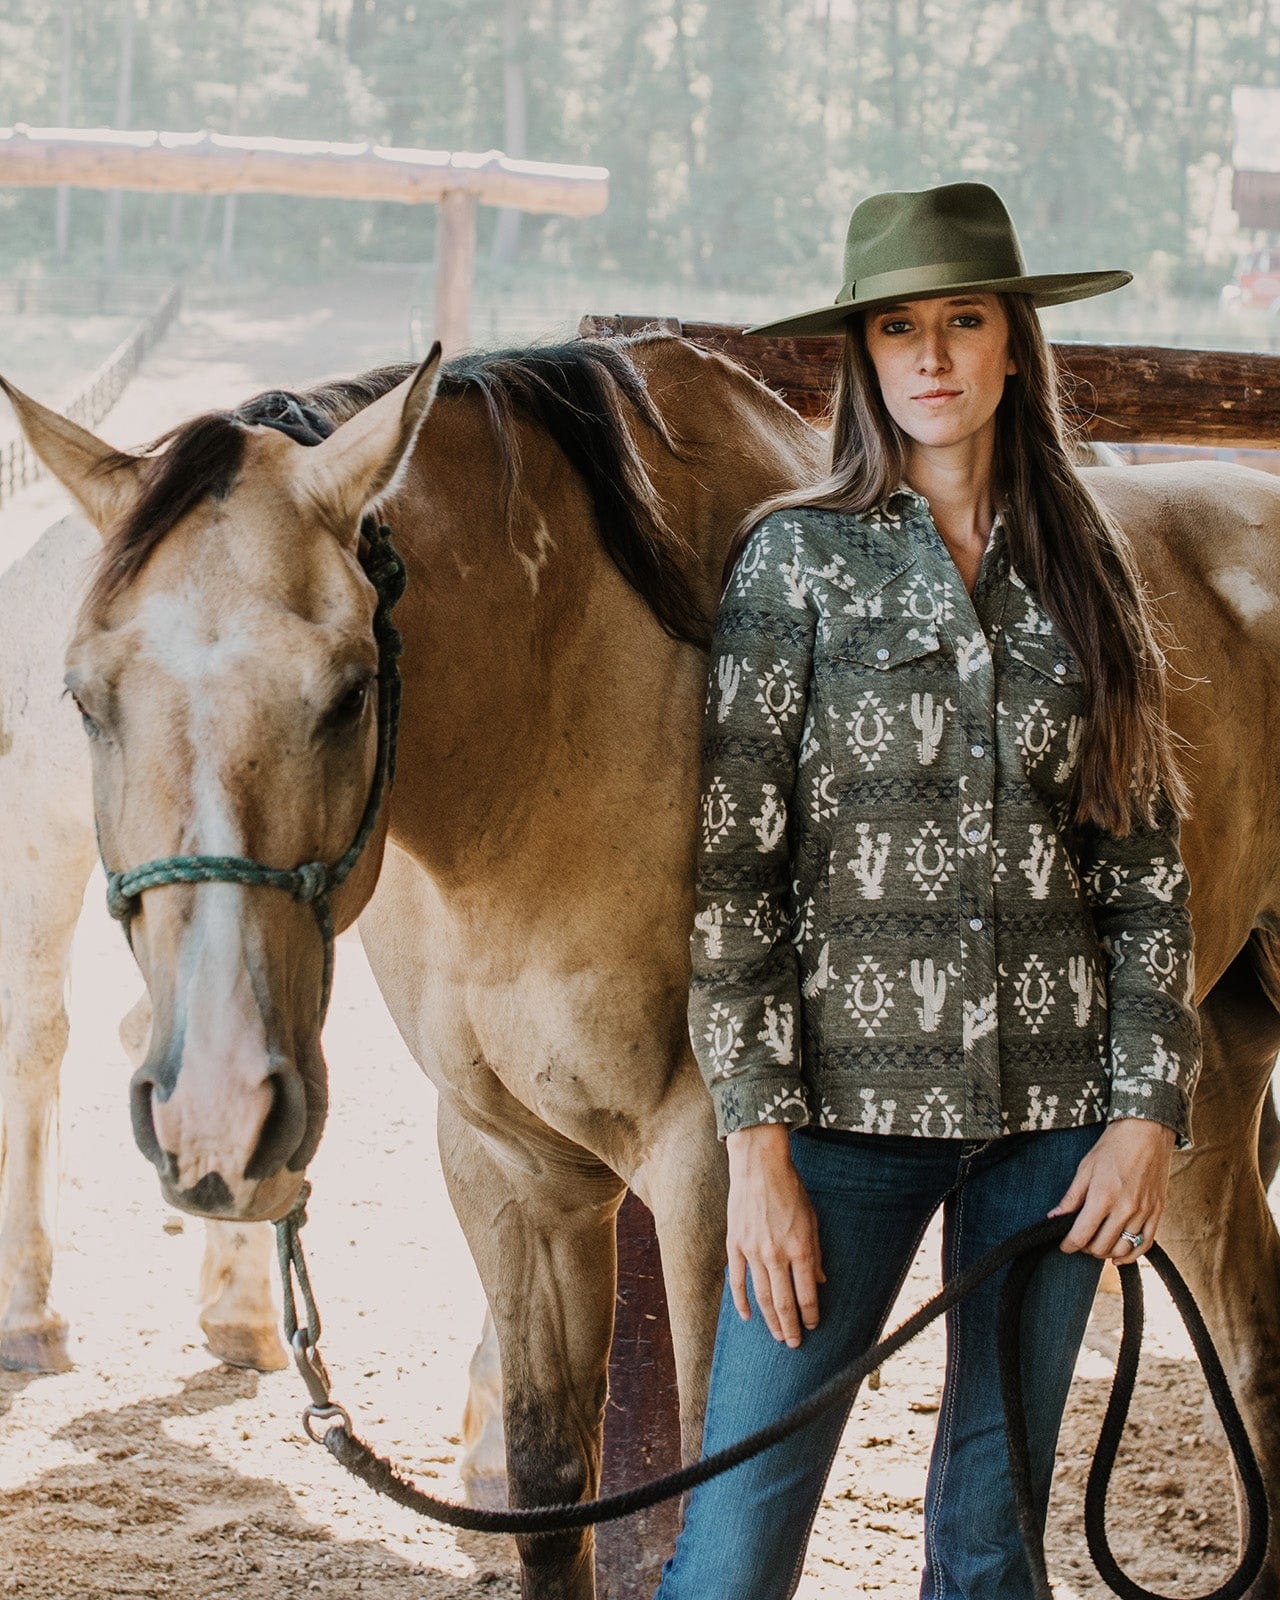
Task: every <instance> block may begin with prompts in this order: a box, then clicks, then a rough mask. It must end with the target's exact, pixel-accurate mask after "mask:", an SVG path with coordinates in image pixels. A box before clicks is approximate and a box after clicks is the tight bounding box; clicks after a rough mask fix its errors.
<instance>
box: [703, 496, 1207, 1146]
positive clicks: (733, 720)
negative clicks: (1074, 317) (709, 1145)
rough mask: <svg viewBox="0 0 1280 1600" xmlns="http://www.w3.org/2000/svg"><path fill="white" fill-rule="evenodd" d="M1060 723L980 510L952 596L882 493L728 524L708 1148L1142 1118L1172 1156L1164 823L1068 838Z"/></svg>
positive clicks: (1178, 959)
mask: <svg viewBox="0 0 1280 1600" xmlns="http://www.w3.org/2000/svg"><path fill="white" fill-rule="evenodd" d="M1083 710H1084V684H1083V679H1082V674H1081V671H1080V667H1079V663H1078V662H1077V661H1076V659H1075V658H1074V656H1073V655H1072V653H1071V651H1070V649H1069V647H1068V645H1067V644H1066V642H1065V640H1064V638H1063V636H1062V634H1061V632H1060V631H1059V630H1058V628H1057V626H1056V624H1055V623H1053V622H1052V621H1051V619H1050V617H1049V616H1048V614H1047V612H1045V611H1044V610H1043V609H1042V607H1041V606H1040V605H1039V604H1038V603H1037V601H1036V599H1035V597H1034V595H1033V594H1032V593H1031V591H1030V589H1029V588H1028V587H1027V585H1026V584H1025V583H1024V582H1023V580H1022V578H1021V577H1020V576H1019V575H1018V573H1017V572H1016V571H1015V570H1014V569H1013V568H1012V567H1011V565H1010V562H1009V557H1008V551H1007V544H1006V540H1005V536H1004V530H1003V527H1002V525H1001V522H1000V519H999V518H997V519H996V522H995V525H994V527H993V529H992V533H991V538H990V540H989V542H988V545H987V548H986V550H985V551H984V553H983V558H982V564H981V567H980V569H979V573H978V578H977V582H976V584H975V587H974V592H973V595H972V598H971V597H970V595H969V593H968V592H967V590H966V589H965V586H964V583H963V581H962V580H961V578H960V575H959V572H958V571H957V569H956V566H955V563H954V562H953V561H952V559H951V556H950V554H949V552H948V550H947V548H946V546H945V544H944V543H943V540H942V538H941V536H940V534H939V533H938V531H937V528H936V527H935V526H934V523H933V519H932V517H931V516H930V514H929V506H928V502H927V501H926V500H925V499H924V498H923V497H922V496H920V495H918V494H916V493H915V492H914V491H912V490H910V489H906V488H905V487H904V488H902V489H899V490H897V491H896V492H895V493H894V494H892V495H890V496H889V498H888V500H887V501H886V502H885V503H884V504H883V505H882V506H880V507H879V508H877V509H876V510H875V511H873V512H871V513H868V514H866V515H860V516H859V515H852V514H846V513H838V512H831V511H818V510H814V509H811V508H804V509H799V510H795V511H784V512H778V513H775V514H774V515H772V516H769V517H766V518H764V520H763V521H761V522H760V523H759V524H758V525H757V526H756V527H755V528H754V529H753V530H752V533H751V536H750V538H749V539H748V541H747V544H746V547H745V549H744V551H743V554H742V558H741V560H740V562H739V564H738V566H737V568H736V569H735V573H734V576H733V578H732V579H731V581H730V584H729V587H728V589H727V590H726V593H725V596H724V599H723V601H722V603H721V607H720V613H719V616H718V619H717V622H716V635H715V641H714V643H713V646H712V652H711V671H710V678H709V682H708V694H707V710H706V718H705V723H704V733H703V773H702V805H701V829H700V833H701V837H700V844H699V852H698V885H697V915H696V919H695V924H694V931H693V937H692V952H693V981H692V990H691V996H690V1008H689V1018H690V1033H691V1036H692V1040H693V1045H694V1049H695V1051H696V1053H697V1056H698V1060H699V1063H700V1065H701V1067H702V1070H703V1074H704V1076H705V1077H706V1079H707V1082H708V1084H709V1085H710V1088H711V1093H712V1097H713V1099H714V1101H715V1106H716V1117H717V1123H718V1126H719V1130H720V1134H721V1136H722V1137H723V1136H724V1135H725V1134H727V1133H730V1132H732V1131H733V1130H734V1129H735V1128H741V1127H750V1126H752V1125H754V1124H756V1123H764V1122H773V1123H787V1124H803V1123H808V1122H813V1123H816V1124H818V1125H819V1126H822V1127H828V1128H845V1129H855V1130H861V1131H866V1132H879V1133H907V1134H919V1135H922V1136H933V1137H946V1138H962V1139H987V1138H992V1137H995V1136H997V1135H999V1134H1002V1133H1007V1132H1012V1131H1014V1130H1018V1129H1036V1128H1060V1127H1072V1126H1078V1125H1081V1124H1084V1123H1090V1122H1097V1121H1100V1120H1102V1119H1104V1118H1110V1119H1115V1118H1119V1117H1149V1118H1152V1119H1154V1120H1156V1121H1158V1122H1163V1123H1166V1124H1167V1125H1169V1126H1170V1127H1172V1128H1174V1129H1175V1130H1176V1131H1177V1134H1178V1140H1179V1143H1180V1144H1185V1143H1187V1142H1188V1141H1189V1137H1190V1131H1189V1128H1190V1125H1189V1107H1190V1099H1191V1092H1192V1089H1193V1088H1194V1085H1195V1080H1196V1076H1197V1074H1198V1072H1199V1067H1200V1030H1199V1021H1198V1017H1197V1013H1196V1010H1195V1007H1194V1004H1193V988H1194V985H1193V971H1192V964H1193V963H1192V943H1191V924H1190V919H1189V916H1188V913H1187V906H1186V900H1187V891H1188V885H1187V874H1186V869H1185V867H1184V866H1183V863H1182V859H1181V856H1180V855H1179V850H1178V825H1177V817H1176V815H1175V814H1174V813H1173V810H1172V807H1171V806H1169V805H1168V803H1167V802H1165V803H1163V804H1162V806H1161V808H1160V819H1159V826H1157V827H1156V828H1148V827H1145V826H1144V825H1142V824H1141V822H1137V823H1135V827H1134V830H1133V832H1132V833H1130V834H1129V835H1128V836H1127V837H1124V838H1120V837H1117V836H1116V835H1114V834H1111V833H1109V832H1106V831H1104V830H1101V829H1098V828H1096V827H1083V828H1081V827H1075V826H1072V825H1071V824H1070V823H1069V822H1068V820H1067V816H1066V809H1065V797H1066V792H1067V786H1068V779H1069V777H1070V774H1071V771H1072V768H1073V766H1074V763H1075V760H1076V757H1077V754H1078V750H1079V743H1080V732H1081V726H1082V714H1083Z"/></svg>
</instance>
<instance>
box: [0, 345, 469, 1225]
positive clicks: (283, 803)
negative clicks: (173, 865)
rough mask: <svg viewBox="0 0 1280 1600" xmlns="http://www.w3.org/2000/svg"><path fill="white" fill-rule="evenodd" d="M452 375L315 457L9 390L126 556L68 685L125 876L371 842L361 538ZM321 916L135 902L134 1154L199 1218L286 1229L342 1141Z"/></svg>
mask: <svg viewBox="0 0 1280 1600" xmlns="http://www.w3.org/2000/svg"><path fill="white" fill-rule="evenodd" d="M438 366H439V346H436V347H435V348H434V349H433V351H432V353H431V355H430V356H428V358H427V360H426V361H425V362H423V364H422V365H421V366H420V367H419V368H418V369H417V370H416V371H415V372H414V373H412V375H411V376H409V377H408V378H406V379H405V380H404V381H403V382H400V383H399V384H398V385H397V386H396V387H395V388H393V389H391V390H390V391H389V392H387V393H385V394H384V395H382V397H381V398H379V399H377V400H375V401H374V402H373V403H372V404H370V405H368V406H367V407H366V408H365V409H363V410H360V411H358V412H357V413H356V415H355V416H353V417H352V418H351V419H350V420H349V421H346V422H344V423H342V425H341V426H339V427H337V428H336V429H335V430H334V431H332V432H331V433H330V434H329V436H328V437H327V438H325V439H323V440H322V442H319V443H314V444H312V445H310V446H306V445H304V444H302V443H300V442H298V440H297V439H296V438H292V437H289V436H288V434H287V433H285V432H281V431H279V429H278V428H276V427H268V426H263V425H260V424H256V423H253V422H247V421H246V420H245V415H246V413H244V412H241V413H212V414H209V415H207V416H204V417H199V418H196V419H195V420H194V421H192V422H189V423H186V424H183V425H182V426H181V427H179V428H177V429H175V430H174V431H173V432H172V433H171V434H169V435H167V436H166V437H165V438H164V439H163V440H161V441H159V442H158V444H157V445H156V446H153V447H152V449H151V450H150V451H149V452H147V453H145V454H142V455H133V454H126V453H123V452H120V451H117V450H114V449H113V448H111V447H110V446H109V445H107V444H105V443H104V442H103V441H102V440H100V439H98V438H96V437H95V436H94V435H93V434H92V433H89V432H88V431H86V430H85V429H84V428H82V427H80V426H79V425H78V424H76V423H74V422H72V421H70V420H68V419H67V418H65V417H63V416H60V415H58V414H57V413H56V412H53V411H50V410H48V409H47V408H46V407H44V406H41V405H39V404H37V403H36V402H35V401H34V400H31V399H30V398H29V397H27V396H26V395H23V394H21V393H20V392H19V391H18V390H16V389H14V388H13V387H12V386H10V385H8V384H5V383H4V382H3V380H2V379H0V386H3V387H4V389H5V392H6V393H7V394H8V396H9V399H10V400H11V401H12V403H13V405H14V408H15V410H16V411H17V413H18V417H19V420H20V422H21V424H22V427H23V430H24V432H25V433H26V436H27V438H28V440H29V441H30V443H31V445H32V447H33V449H34V450H35V451H36V453H37V455H38V456H39V457H40V459H41V460H42V461H43V462H44V463H45V465H46V466H47V467H48V468H49V470H50V471H51V472H52V473H53V474H54V476H55V477H57V478H58V479H59V480H60V481H61V482H62V483H63V484H64V486H65V487H66V488H67V489H68V490H69V491H70V493H71V494H72V495H73V496H74V497H75V499H76V500H77V501H79V503H80V505H81V506H82V507H83V508H84V510H85V512H86V513H87V515H88V516H89V517H90V519H91V520H92V521H93V523H94V524H95V525H96V527H97V528H98V529H99V531H100V533H101V534H102V537H103V550H102V555H101V558H100V561H99V564H98V568H97V571H96V573H95V574H94V577H93V580H92V582H91V584H90V587H89V590H88V594H87V597H86V598H85V601H84V603H83V605H82V607H81V610H80V613H79V616H78V618H77V621H76V624H75V628H74V632H73V634H72V638H71V642H70V646H69V648H68V650H67V656H66V667H67V671H66V684H67V689H68V692H69V693H70V695H71V696H72V698H73V699H74V701H75V703H76V705H77V706H78V708H79V710H80V713H81V716H82V717H83V720H84V726H85V730H86V732H87V734H88V737H89V741H90V750H91V758H92V768H93V799H94V810H95V816H96V821H97V828H98V840H99V847H100V849H101V852H102V857H103V861H104V864H105V865H106V867H107V868H108V871H109V872H114V873H119V872H127V871H128V870H129V869H130V868H133V867H137V866H138V865H140V864H142V863H146V862H154V861H156V860H157V859H159V858H169V857H191V856H200V857H237V858H247V859H248V860H250V861H252V862H255V863H259V864H261V865H262V866H263V867H266V868H274V869H293V868H296V867H298V866H300V865H303V864H305V863H311V862H320V863H333V862H337V861H338V860H339V859H340V858H341V857H342V856H343V854H344V852H346V851H348V849H349V847H350V846H351V845H352V842H353V839H354V838H355V837H356V835H357V831H358V829H359V828H360V826H361V821H362V817H363V816H364V813H365V811H366V806H367V802H368V800H369V796H370V793H371V788H372V786H373V784H374V781H375V765H376V761H377V751H378V726H377V722H378V718H377V706H376V699H377V696H376V694H375V692H374V690H375V686H376V682H377V674H378V651H377V645H376V642H375V637H374V629H373V622H374V615H375V609H376V595H375V592H374V589H373V586H372V585H371V583H370V581H369V579H368V577H367V576H366V574H365V571H364V569H363V567H362V565H361V563H360V560H359V554H360V537H361V532H360V530H361V522H362V519H363V518H364V516H365V515H366V513H367V512H368V511H369V509H370V508H371V506H373V505H376V504H377V503H378V502H379V501H382V500H385V499H386V498H387V497H388V496H389V495H390V494H391V493H392V492H393V491H394V490H395V488H396V486H397V484H398V482H399V480H400V476H401V474H402V472H403V470H404V467H405V465H406V463H407V461H408V459H409V456H410V454H411V452H412V447H413V444H414V440H415V438H416V435H417V431H418V428H419V426H420V425H421V423H422V420H423V418H424V417H425V416H426V413H427V411H428V408H429V407H430V405H431V401H432V398H433V396H434V393H435V387H436V378H437V373H438ZM248 414H249V415H251V413H248ZM385 810H386V808H385V806H384V807H383V808H382V815H381V816H380V817H379V820H378V823H377V825H376V826H375V827H374V829H373V831H372V834H371V836H370V837H369V838H368V841H367V844H366V845H365V847H364V849H363V851H362V852H361V853H360V856H359V858H358V859H357V861H356V862H355V865H354V867H353V868H352V870H351V871H350V873H349V875H348V876H347V877H346V879H345V881H344V882H343V883H342V884H341V886H340V887H337V888H335V890H334V892H333V895H332V900H331V902H330V903H329V904H328V906H327V910H328V913H329V914H330V915H331V917H332V922H333V926H334V927H335V928H337V929H341V928H343V927H345V926H347V925H348V924H349V923H350V922H352V921H353V920H354V919H355V917H356V916H357V915H358V914H359V912H360V910H361V909H362V908H363V906H364V904H365V903H366V901H367V900H368V898H369V896H370V895H371V893H372V892H373V888H374V884H375V882H376V880H377V875H378V871H379V867H380V864H381V857H382V849H383V842H384V838H385V826H386V817H385ZM126 881H127V880H126ZM304 902H305V896H303V897H295V896H292V895H289V894H283V893H281V892H280V891H279V888H278V887H272V886H270V885H269V884H265V883H264V884H253V883H246V882H236V881H233V882H221V881H220V882H201V883H193V882H164V883H161V884H159V885H157V886H155V887H150V888H147V890H146V892H145V893H140V894H138V895H137V897H136V899H135V900H133V901H132V902H131V903H130V907H129V916H128V920H127V923H126V926H127V928H128V932H129V938H130V943H131V945H132V948H133V953H134V956H135V958H136V960H137V962H138V965H139V967H140V968H141V970H142V974H143V977H144V978H145V980H146V984H147V988H148V991H149V993H150V998H151V1007H152V1013H153V1022H152V1028H151V1036H150V1043H149V1046H148V1049H147V1053H146V1057H145V1059H144V1060H143V1062H142V1064H141V1065H140V1066H139V1068H138V1070H137V1071H136V1073H135V1075H134V1077H133V1080H132V1085H131V1102H132V1115H133V1127H134V1136H135V1138H136V1140H137V1143H138V1146H139V1148H140V1149H141V1150H142V1152H143V1154H144V1155H145V1156H146V1157H147V1158H148V1159H149V1160H150V1161H151V1162H153V1164H154V1165H155V1166H156V1168H157V1170H158V1172H159V1174H160V1182H161V1187H162V1189H163V1191H164V1194H165V1196H166V1198H167V1199H168V1200H169V1201H170V1202H172V1203H173V1204H175V1205H179V1206H182V1207H183V1208H185V1209H187V1210H189V1211H194V1212H197V1213H200V1214H203V1215H208V1216H219V1217H235V1218H251V1217H257V1218H263V1217H267V1218H274V1217H279V1216H281V1215H283V1214H284V1213H285V1212H286V1211H288V1209H289V1208H290V1206H291V1205H292V1204H293V1202H294V1200H295V1199H296V1197H297V1195H298V1192H299V1190H300V1188H301V1185H302V1182H303V1176H304V1173H305V1169H306V1167H307V1164H308V1162H309V1161H310V1159H311V1157H312V1156H313V1155H314V1153H315V1150H316V1147H317V1145H318V1143H319V1140H320V1134H321V1131H322V1129H323V1126H324V1120H325V1112H326V1106H327V1070H326V1067H325V1062H324V1056H323V1052H322V1049H321V1043H320V1024H321V1020H322V991H323V986H324V982H325V976H326V962H327V954H328V952H327V948H326V940H325V937H324V932H323V929H322V928H321V926H320V925H319V920H318V919H317V917H316V915H315V914H314V912H313V909H312V907H311V906H310V905H308V904H306V903H304Z"/></svg>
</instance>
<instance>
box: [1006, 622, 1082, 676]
mask: <svg viewBox="0 0 1280 1600" xmlns="http://www.w3.org/2000/svg"><path fill="white" fill-rule="evenodd" d="M1005 649H1006V650H1007V651H1008V652H1009V654H1010V655H1011V656H1012V657H1013V659H1014V660H1015V661H1020V662H1021V663H1022V665H1023V666H1024V667H1030V668H1031V670H1032V671H1033V672H1035V673H1038V674H1039V676H1040V677H1042V678H1048V679H1049V680H1050V682H1052V683H1074V684H1080V683H1083V682H1084V673H1083V672H1082V671H1081V670H1080V663H1079V662H1078V661H1077V660H1076V658H1075V656H1074V655H1072V653H1071V651H1070V650H1068V649H1067V647H1066V645H1065V644H1064V643H1063V641H1062V640H1061V639H1060V638H1057V637H1055V636H1054V635H1051V634H1047V633H1045V634H1006V635H1005Z"/></svg>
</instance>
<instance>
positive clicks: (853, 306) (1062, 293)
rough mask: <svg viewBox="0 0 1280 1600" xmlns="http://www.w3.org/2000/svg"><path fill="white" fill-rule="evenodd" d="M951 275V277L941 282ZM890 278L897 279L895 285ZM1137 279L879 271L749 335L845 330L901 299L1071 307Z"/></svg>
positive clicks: (1061, 274)
mask: <svg viewBox="0 0 1280 1600" xmlns="http://www.w3.org/2000/svg"><path fill="white" fill-rule="evenodd" d="M942 277H946V278H948V279H950V280H951V281H948V282H945V283H943V282H939V279H940V278H942ZM889 279H893V280H895V281H894V282H893V283H892V284H891V283H890V282H889V281H888V280H889ZM1132 281H1133V274H1132V273H1131V272H1049V273H1041V274H1039V275H1038V276H1027V275H1025V274H1023V275H1022V276H1019V277H1013V278H984V277H968V276H965V275H964V274H963V273H962V274H960V275H958V276H957V275H954V274H953V273H951V272H948V270H947V269H946V268H943V269H938V268H934V267H914V268H907V269H905V270H904V271H901V272H884V273H877V274H876V276H875V277H874V278H870V279H864V280H863V282H861V283H858V284H855V285H854V289H853V294H852V296H851V297H850V298H847V299H844V298H841V299H837V300H836V301H834V302H833V303H829V304H827V305H825V306H818V307H817V308H815V309H814V310H813V311H802V312H801V313H800V314H799V315H798V316H794V317H781V318H779V319H778V320H777V321H775V322H758V323H756V325H755V326H754V327H751V328H744V329H743V332H744V333H768V334H778V335H784V334H790V335H792V336H793V337H797V338H802V337H804V336H805V335H807V334H819V333H839V332H841V331H842V329H843V328H844V325H845V323H846V322H847V321H848V320H849V318H850V317H851V316H853V315H854V313H855V312H858V311H867V310H869V309H870V308H871V307H873V306H885V305H893V304H894V303H895V302H897V301H900V300H926V299H936V298H938V297H939V296H940V295H958V294H963V293H965V292H967V291H972V292H973V293H975V294H1025V295H1027V296H1029V297H1030V299H1031V303H1032V304H1033V305H1036V306H1059V305H1066V304H1067V302H1068V301H1071V300H1088V299H1089V298H1090V297H1091V296H1092V295H1095V294H1107V293H1108V292H1109V291H1110V290H1112V289H1123V288H1124V286H1125V284H1126V283H1131V282H1132Z"/></svg>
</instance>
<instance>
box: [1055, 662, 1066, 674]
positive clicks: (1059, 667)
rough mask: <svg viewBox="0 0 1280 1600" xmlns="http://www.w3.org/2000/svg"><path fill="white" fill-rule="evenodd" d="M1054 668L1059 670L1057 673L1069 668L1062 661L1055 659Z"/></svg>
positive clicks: (1056, 670)
mask: <svg viewBox="0 0 1280 1600" xmlns="http://www.w3.org/2000/svg"><path fill="white" fill-rule="evenodd" d="M1053 670H1054V671H1055V672H1057V673H1063V672H1065V671H1066V670H1067V669H1066V667H1065V666H1064V665H1063V663H1062V662H1061V661H1055V662H1054V664H1053Z"/></svg>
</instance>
